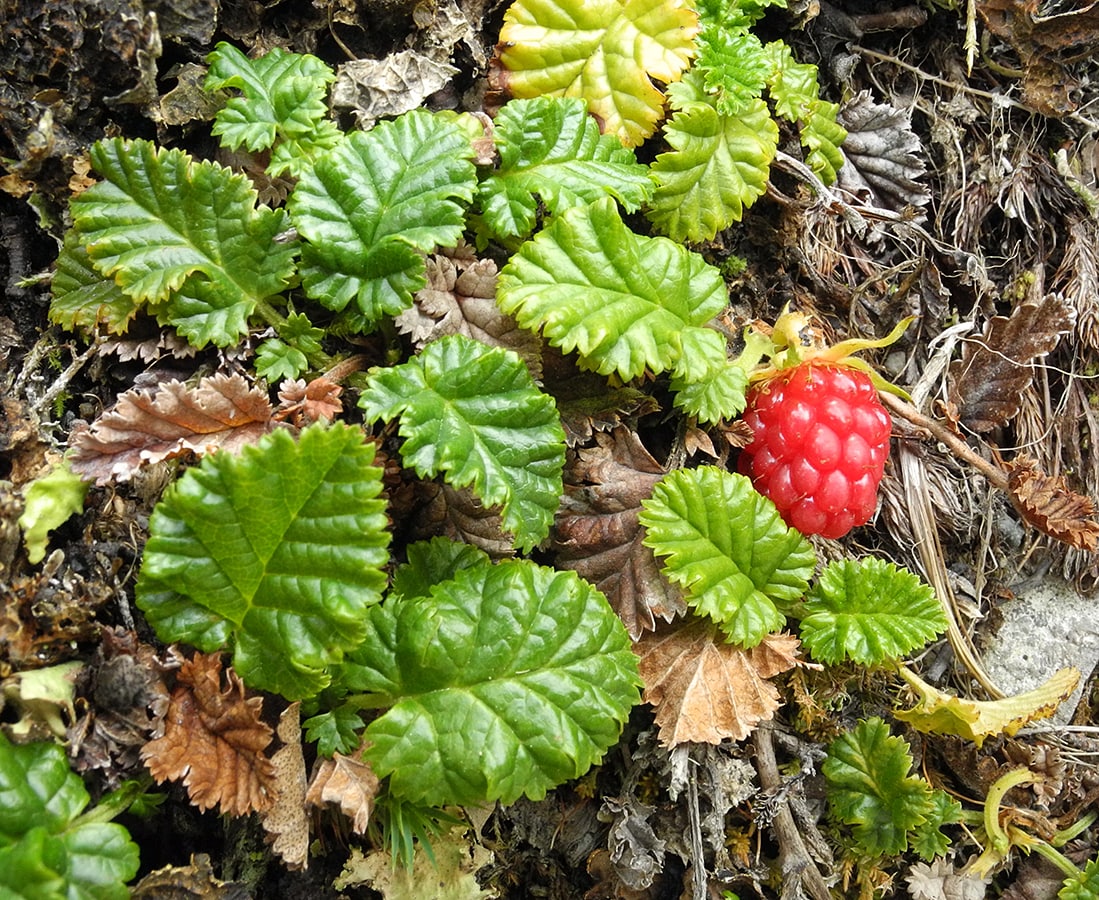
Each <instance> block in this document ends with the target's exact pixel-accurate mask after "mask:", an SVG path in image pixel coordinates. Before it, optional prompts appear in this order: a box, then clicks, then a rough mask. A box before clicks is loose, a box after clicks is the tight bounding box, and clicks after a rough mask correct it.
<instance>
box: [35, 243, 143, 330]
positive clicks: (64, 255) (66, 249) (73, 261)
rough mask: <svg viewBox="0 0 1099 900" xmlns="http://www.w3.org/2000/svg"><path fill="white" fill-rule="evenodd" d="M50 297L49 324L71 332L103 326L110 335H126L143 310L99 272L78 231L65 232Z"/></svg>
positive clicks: (111, 280) (139, 304) (136, 301)
mask: <svg viewBox="0 0 1099 900" xmlns="http://www.w3.org/2000/svg"><path fill="white" fill-rule="evenodd" d="M50 294H51V300H50V313H49V316H50V321H51V322H53V323H54V324H55V325H60V326H61V327H62V328H67V329H68V330H70V331H75V330H76V329H78V328H82V329H85V330H88V331H90V330H92V329H94V328H95V327H96V326H97V325H100V324H102V325H103V327H104V328H105V329H106V330H107V333H108V334H125V333H126V329H127V328H129V327H130V322H131V321H132V320H133V318H134V316H136V315H137V313H138V311H139V310H140V309H141V302H140V301H138V300H134V298H133V297H130V296H129V295H127V294H126V293H125V292H124V291H123V290H122V288H120V287H119V286H118V285H117V284H115V283H114V281H113V279H110V278H104V277H103V276H102V275H101V274H100V273H99V270H98V269H96V268H95V266H94V265H93V264H92V260H91V257H89V256H88V251H87V248H86V247H85V246H84V242H83V241H82V240H81V238H80V235H78V234H77V232H76V229H75V228H70V229H69V230H68V231H66V232H65V241H64V245H63V246H62V248H61V253H59V254H58V256H57V264H56V267H55V270H54V273H53V281H51V282H50Z"/></svg>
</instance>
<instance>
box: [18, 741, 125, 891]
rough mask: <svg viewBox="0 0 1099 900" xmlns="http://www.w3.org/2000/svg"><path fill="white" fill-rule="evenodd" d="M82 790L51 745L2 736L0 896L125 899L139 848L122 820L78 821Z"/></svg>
mask: <svg viewBox="0 0 1099 900" xmlns="http://www.w3.org/2000/svg"><path fill="white" fill-rule="evenodd" d="M88 800H89V797H88V792H87V790H85V788H84V783H83V782H82V781H81V780H80V778H79V776H77V775H76V774H74V773H73V772H72V771H70V769H69V764H68V760H67V759H66V757H65V752H64V750H62V749H61V747H59V746H56V745H54V744H22V745H14V744H12V743H11V742H10V741H9V740H8V739H7V738H6V737H5V736H4V735H3V733H0V894H2V895H3V896H5V897H26V898H28V900H46V898H51V900H52V898H76V900H82V898H88V900H93V898H94V900H100V898H102V900H116V898H117V900H124V898H126V897H128V896H129V892H128V891H127V890H126V886H125V883H126V882H127V881H129V880H130V879H131V878H133V877H134V875H136V874H137V869H138V864H139V859H138V848H137V845H136V844H134V843H133V842H132V841H131V840H130V835H129V833H128V832H127V831H126V829H125V828H123V827H122V826H121V825H115V824H112V823H94V822H81V821H80V820H79V819H78V818H77V817H78V816H79V815H80V813H81V811H82V810H83V809H84V807H86V806H87V805H88Z"/></svg>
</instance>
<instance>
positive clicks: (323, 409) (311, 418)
mask: <svg viewBox="0 0 1099 900" xmlns="http://www.w3.org/2000/svg"><path fill="white" fill-rule="evenodd" d="M342 393H343V388H342V387H340V385H338V384H336V382H334V381H330V380H329V379H327V378H325V377H324V376H323V375H321V376H320V377H319V378H314V379H313V380H312V381H309V382H306V380H305V379H304V378H299V379H297V380H294V381H291V380H290V379H287V380H286V381H284V382H283V383H282V384H281V385H279V409H278V412H277V413H275V418H276V419H280V420H281V419H287V420H289V421H291V422H293V423H294V424H295V425H296V426H297V427H299V428H304V427H305V426H306V425H312V424H313V423H314V422H320V421H325V422H331V421H333V420H334V419H335V418H336V416H338V415H339V414H340V413H341V412H343V404H342V403H341V402H340V394H342Z"/></svg>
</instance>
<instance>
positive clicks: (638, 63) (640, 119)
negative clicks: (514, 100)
mask: <svg viewBox="0 0 1099 900" xmlns="http://www.w3.org/2000/svg"><path fill="white" fill-rule="evenodd" d="M697 33H698V16H697V14H696V13H695V12H694V10H692V9H690V8H689V6H688V5H687V4H686V3H685V2H683V0H594V2H583V3H580V2H575V0H517V2H516V3H514V4H512V6H511V8H510V9H508V11H507V13H505V15H504V27H503V29H501V31H500V44H501V46H502V48H503V50H502V52H501V54H500V61H501V63H503V66H504V68H505V69H506V70H507V73H506V75H505V78H504V80H505V86H506V87H507V89H508V90H509V91H510V93H511V95H512V96H513V97H538V96H543V95H548V96H551V97H582V98H584V99H585V100H586V101H587V103H588V109H589V110H590V111H591V112H592V113H594V114H595V116H596V117H598V119H599V120H600V122H601V123H602V128H603V131H604V132H605V133H609V134H616V135H618V137H619V138H620V139H621V140H622V143H623V144H625V145H626V146H628V147H633V146H636V145H637V144H640V143H641V142H642V141H643V140H644V139H645V138H647V137H648V136H649V135H650V134H652V133H653V130H654V129H655V128H656V123H657V122H658V121H660V118H661V116H662V115H663V107H664V95H663V94H662V93H661V91H660V90H658V89H657V87H656V86H655V85H654V84H653V82H652V80H650V79H656V80H658V81H661V82H663V83H664V84H670V83H672V82H674V81H677V80H678V79H679V78H680V76H681V75H682V74H683V71H684V70H685V69H686V68H687V65H688V63H689V62H690V59H691V57H692V55H693V54H694V40H693V39H694V36H695V35H696V34H697Z"/></svg>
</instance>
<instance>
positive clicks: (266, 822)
mask: <svg viewBox="0 0 1099 900" xmlns="http://www.w3.org/2000/svg"><path fill="white" fill-rule="evenodd" d="M275 734H276V735H277V736H278V739H279V740H280V741H281V742H282V746H281V747H280V748H279V749H278V751H277V752H276V753H275V755H274V756H272V757H271V765H272V766H274V769H275V785H274V795H275V799H274V802H273V803H272V804H271V806H270V807H269V808H268V809H267V810H266V811H265V812H263V813H262V814H261V815H260V822H261V823H262V825H263V830H264V831H266V832H267V837H268V840H270V841H271V850H272V851H273V852H274V853H275V855H276V856H278V857H279V858H280V859H281V860H282V861H283V862H284V863H285V864H286V866H287V868H290V869H307V868H308V867H309V817H308V816H307V815H306V814H305V759H304V757H303V756H302V751H301V703H300V702H295V703H291V704H290V705H289V706H288V707H286V709H284V710H283V711H282V715H281V716H279V726H278V728H277V729H275Z"/></svg>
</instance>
